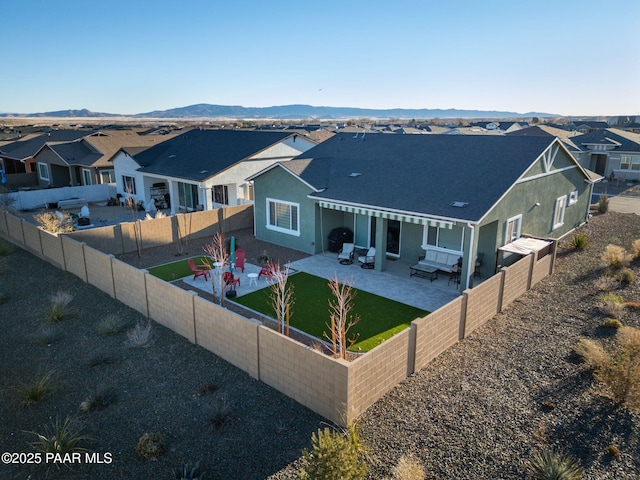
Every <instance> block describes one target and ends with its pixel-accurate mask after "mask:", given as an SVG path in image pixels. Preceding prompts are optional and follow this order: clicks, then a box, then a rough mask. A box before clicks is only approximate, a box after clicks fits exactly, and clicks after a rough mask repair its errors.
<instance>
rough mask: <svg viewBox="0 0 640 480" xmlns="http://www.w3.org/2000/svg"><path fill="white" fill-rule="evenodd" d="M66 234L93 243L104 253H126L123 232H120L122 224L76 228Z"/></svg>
mask: <svg viewBox="0 0 640 480" xmlns="http://www.w3.org/2000/svg"><path fill="white" fill-rule="evenodd" d="M66 235H67V236H69V237H71V238H73V239H75V240H77V241H79V242H84V243H86V244H88V245H91V246H92V247H93V248H95V249H97V250H100V251H101V252H103V253H111V254H113V255H118V254H120V253H124V251H123V248H122V234H121V233H120V226H118V225H107V226H105V227H96V228H89V229H87V230H76V231H75V232H71V233H67V234H66Z"/></svg>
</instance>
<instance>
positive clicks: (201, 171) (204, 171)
mask: <svg viewBox="0 0 640 480" xmlns="http://www.w3.org/2000/svg"><path fill="white" fill-rule="evenodd" d="M208 171H209V170H200V173H207V172H208Z"/></svg>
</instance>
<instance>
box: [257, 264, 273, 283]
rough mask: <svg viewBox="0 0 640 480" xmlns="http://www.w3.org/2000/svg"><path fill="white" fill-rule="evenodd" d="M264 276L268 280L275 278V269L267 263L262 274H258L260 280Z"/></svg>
mask: <svg viewBox="0 0 640 480" xmlns="http://www.w3.org/2000/svg"><path fill="white" fill-rule="evenodd" d="M262 275H264V276H265V277H268V278H273V268H272V267H271V264H269V263H265V264H264V265H262V268H261V269H260V273H258V280H260V277H261V276H262Z"/></svg>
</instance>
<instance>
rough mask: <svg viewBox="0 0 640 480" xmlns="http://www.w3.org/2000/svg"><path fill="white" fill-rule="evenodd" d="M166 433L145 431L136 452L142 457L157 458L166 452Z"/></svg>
mask: <svg viewBox="0 0 640 480" xmlns="http://www.w3.org/2000/svg"><path fill="white" fill-rule="evenodd" d="M164 448H165V445H164V435H162V434H161V433H158V432H154V433H145V434H144V435H142V436H141V437H140V438H139V439H138V444H137V445H136V453H137V454H138V455H140V456H141V457H142V458H147V459H155V458H158V457H159V456H160V455H162V454H163V453H164Z"/></svg>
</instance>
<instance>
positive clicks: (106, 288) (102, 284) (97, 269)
mask: <svg viewBox="0 0 640 480" xmlns="http://www.w3.org/2000/svg"><path fill="white" fill-rule="evenodd" d="M113 258H114V257H113V255H105V254H104V253H102V252H101V251H99V250H96V249H95V248H93V247H90V246H89V245H85V246H84V262H85V268H86V272H87V283H89V284H91V285H93V286H94V287H96V288H98V289H100V290H102V291H103V292H105V293H108V294H109V295H111V296H112V297H115V291H114V285H113V270H112V269H111V260H112V259H113Z"/></svg>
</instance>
